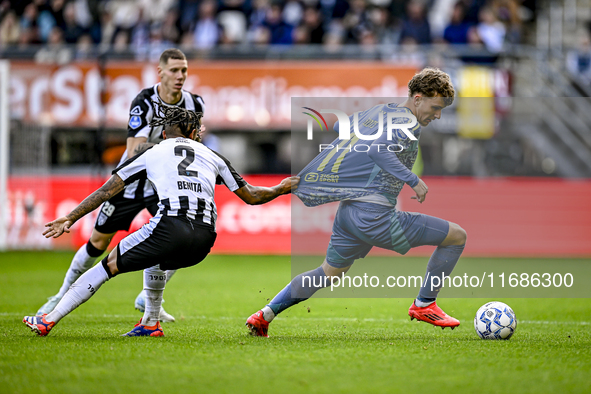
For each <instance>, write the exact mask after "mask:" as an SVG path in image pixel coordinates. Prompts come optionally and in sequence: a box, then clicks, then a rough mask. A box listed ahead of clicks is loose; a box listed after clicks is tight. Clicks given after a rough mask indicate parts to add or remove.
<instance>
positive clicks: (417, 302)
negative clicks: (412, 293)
mask: <svg viewBox="0 0 591 394" xmlns="http://www.w3.org/2000/svg"><path fill="white" fill-rule="evenodd" d="M434 302H435V301H430V302H423V301H419V300H415V305H416V306H418V307H419V308H425V307H427V306H429V305H431V304H432V303H434Z"/></svg>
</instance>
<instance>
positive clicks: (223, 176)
mask: <svg viewBox="0 0 591 394" xmlns="http://www.w3.org/2000/svg"><path fill="white" fill-rule="evenodd" d="M113 174H117V175H118V176H119V177H121V179H123V180H124V181H125V183H126V184H128V183H132V182H134V181H135V179H138V178H142V177H147V178H148V180H150V182H152V184H153V185H154V189H156V192H157V193H158V198H159V199H160V202H159V204H158V205H159V208H160V209H159V212H158V214H159V215H168V216H187V217H188V218H190V219H193V220H195V221H197V223H198V224H204V225H207V226H211V227H213V228H214V229H215V221H216V218H217V210H216V206H215V202H214V190H215V185H216V181H218V180H219V181H221V182H222V183H224V184H225V185H226V187H227V188H228V189H230V191H235V190H237V189H239V188H241V187H242V186H245V185H246V181H244V179H242V177H241V176H240V175H239V174H238V173H237V172H236V171H235V170H234V168H232V165H231V164H230V162H229V161H228V160H227V159H226V158H224V157H223V156H221V155H220V154H218V153H216V152H214V151H212V150H211V149H209V148H207V147H206V146H205V145H203V144H201V143H199V142H196V141H193V140H191V139H187V138H170V139H166V140H164V141H162V142H161V143H160V144H158V145H155V146H153V147H152V148H150V149H148V150H146V151H145V152H144V153H142V154H141V155H138V156H136V157H133V158H131V159H129V160H127V161H126V162H125V163H123V164H122V165H121V166H119V167H118V168H116V169H115V170H114V171H113ZM218 183H219V182H218Z"/></svg>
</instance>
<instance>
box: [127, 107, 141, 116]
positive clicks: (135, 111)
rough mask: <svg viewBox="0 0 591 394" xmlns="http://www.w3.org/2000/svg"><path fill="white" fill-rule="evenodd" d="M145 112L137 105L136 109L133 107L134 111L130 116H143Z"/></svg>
mask: <svg viewBox="0 0 591 394" xmlns="http://www.w3.org/2000/svg"><path fill="white" fill-rule="evenodd" d="M143 113H144V111H142V109H141V108H140V106H139V105H136V106H135V107H133V109H132V110H131V112H130V113H129V114H130V115H141V114H143Z"/></svg>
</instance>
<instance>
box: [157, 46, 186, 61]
mask: <svg viewBox="0 0 591 394" xmlns="http://www.w3.org/2000/svg"><path fill="white" fill-rule="evenodd" d="M168 59H178V60H187V57H186V56H185V54H184V53H183V52H182V51H181V50H180V49H176V48H170V49H167V50H165V51H164V52H162V55H160V61H159V62H160V64H167V63H168Z"/></svg>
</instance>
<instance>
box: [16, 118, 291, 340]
mask: <svg viewBox="0 0 591 394" xmlns="http://www.w3.org/2000/svg"><path fill="white" fill-rule="evenodd" d="M163 113H164V116H163V117H162V119H163V120H162V121H160V120H158V119H157V120H156V122H157V123H156V124H160V125H162V124H164V125H165V128H164V132H163V138H164V141H163V142H162V143H160V144H158V145H156V146H153V147H150V148H148V149H147V150H145V151H144V152H143V153H141V154H139V155H136V156H134V157H132V158H131V159H129V160H127V161H125V162H124V163H123V164H121V165H120V166H119V167H118V168H116V169H115V170H114V171H113V176H112V177H111V178H110V179H109V180H108V181H107V182H106V183H105V184H104V185H103V186H102V187H101V188H100V189H98V190H97V191H95V192H94V193H93V194H91V195H90V196H88V197H87V198H86V199H85V200H84V201H82V202H81V203H80V205H78V207H76V208H75V209H74V210H73V211H72V212H70V213H69V214H68V215H66V216H64V217H61V218H58V219H56V220H54V221H53V222H50V223H47V224H46V225H45V226H46V227H48V229H47V230H46V231H45V232H44V233H43V234H44V235H45V236H46V237H48V238H49V237H54V238H57V237H59V236H60V235H61V234H63V232H64V231H65V232H69V231H70V230H69V229H70V227H72V225H73V224H74V223H75V222H76V221H77V220H79V219H80V218H81V217H83V216H84V215H86V214H87V213H89V212H92V211H93V210H94V209H96V208H97V207H98V206H99V205H100V204H101V203H103V202H105V201H107V200H109V199H110V198H112V197H113V196H115V195H117V194H118V193H120V192H121V191H122V190H124V187H125V185H130V184H133V183H134V182H135V180H136V179H138V178H139V179H148V180H149V181H150V182H152V183H153V184H154V188H155V189H156V190H157V191H158V199H159V202H158V212H157V214H156V215H155V216H154V217H153V218H152V219H150V221H149V222H148V223H146V224H145V225H144V226H143V227H142V228H140V229H139V230H137V231H136V232H134V233H132V234H130V235H128V236H127V237H125V238H124V239H123V240H121V242H120V243H119V244H118V245H117V247H116V248H115V249H113V250H112V251H111V253H109V255H108V256H107V257H105V258H104V259H103V261H102V262H101V264H97V265H95V266H94V267H93V268H91V269H89V270H88V271H87V272H85V273H84V274H83V275H82V276H80V277H79V278H78V280H76V281H75V282H74V284H73V285H72V286H71V287H70V288H69V290H68V291H67V292H66V294H64V296H63V297H62V299H61V300H60V302H59V303H58V304H57V305H56V307H55V308H54V309H53V311H52V312H50V313H49V314H47V315H45V314H44V315H42V316H25V318H24V319H23V322H24V323H25V324H26V325H27V326H28V327H29V328H31V331H33V332H35V333H37V334H38V335H40V336H45V335H47V334H49V332H50V331H51V329H52V328H53V327H54V326H55V324H57V323H58V322H59V321H60V320H61V319H62V318H63V317H64V316H66V315H67V314H69V313H70V312H72V311H73V310H74V309H76V308H77V307H78V306H80V305H81V304H82V303H84V302H86V301H87V300H88V299H90V297H92V296H93V295H94V294H95V293H96V291H97V290H98V289H99V288H100V287H101V285H102V284H103V283H105V282H106V281H107V280H109V279H110V278H112V277H114V276H115V275H117V274H119V273H125V272H132V271H139V270H142V269H143V270H144V272H147V271H148V270H149V271H150V275H144V285H145V289H146V293H147V295H146V298H147V299H148V300H151V302H150V303H147V304H146V311H145V313H144V317H143V318H142V319H141V320H140V322H139V323H138V324H136V326H135V327H134V328H133V330H131V331H130V332H128V333H127V334H125V336H163V335H164V334H163V332H162V327H161V326H160V321H159V315H160V306H161V303H162V294H163V292H164V287H165V284H166V275H165V274H164V272H163V271H162V270H170V269H174V270H176V269H179V268H184V267H190V266H193V265H195V264H198V263H199V262H201V261H202V260H203V259H204V258H205V257H206V256H207V254H208V253H209V251H210V250H211V247H212V246H213V244H214V242H215V239H216V236H217V235H216V232H215V221H216V219H217V213H216V206H215V201H214V191H215V185H216V183H223V184H225V185H226V187H227V188H228V189H229V190H230V191H233V192H234V193H235V194H236V195H237V196H238V197H240V198H241V199H242V200H243V201H244V202H246V203H247V204H264V203H266V202H269V201H271V200H273V199H275V198H276V197H278V196H280V195H282V194H287V193H290V192H291V189H292V187H295V186H296V185H297V181H298V178H297V177H290V178H285V179H284V180H282V181H281V183H280V184H278V185H276V186H273V187H259V186H252V185H249V184H248V183H247V182H246V181H245V180H244V179H242V177H241V176H240V175H239V174H238V173H237V172H236V171H235V170H234V168H232V165H231V164H230V162H229V161H228V160H227V159H226V158H224V157H223V156H221V155H220V154H219V153H216V152H214V151H212V150H211V149H209V148H207V147H205V145H203V144H201V143H200V142H197V141H194V140H193V139H194V137H195V135H196V133H197V129H198V125H199V116H200V115H198V114H197V113H195V112H194V111H189V110H185V109H183V108H179V107H168V108H164V109H163ZM152 124H154V123H152Z"/></svg>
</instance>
